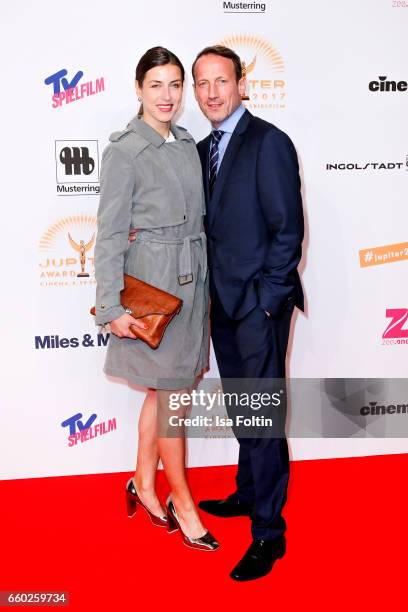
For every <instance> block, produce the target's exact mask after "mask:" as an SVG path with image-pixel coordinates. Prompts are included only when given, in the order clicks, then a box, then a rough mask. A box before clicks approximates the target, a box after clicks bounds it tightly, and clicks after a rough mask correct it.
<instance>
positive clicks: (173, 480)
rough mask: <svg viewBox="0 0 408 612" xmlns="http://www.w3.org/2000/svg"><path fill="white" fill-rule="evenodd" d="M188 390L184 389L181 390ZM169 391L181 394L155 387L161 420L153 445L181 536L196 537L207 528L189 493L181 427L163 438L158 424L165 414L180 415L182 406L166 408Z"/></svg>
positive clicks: (165, 417) (181, 414) (166, 417)
mask: <svg viewBox="0 0 408 612" xmlns="http://www.w3.org/2000/svg"><path fill="white" fill-rule="evenodd" d="M187 392H188V391H187V390H185V393H187ZM171 393H182V392H181V391H163V390H158V391H157V396H158V408H157V410H158V414H159V418H160V419H161V425H160V427H159V437H158V438H157V447H158V451H159V455H160V458H161V460H162V463H163V467H164V470H165V473H166V477H167V480H168V482H169V485H170V489H171V498H172V500H173V504H174V507H175V509H176V512H177V516H178V519H179V521H180V526H181V528H182V530H183V532H184V533H185V535H187V536H189V537H190V538H200V537H201V536H203V535H204V534H205V533H206V531H207V529H205V527H204V526H203V524H202V522H201V520H200V517H199V515H198V511H197V508H196V505H195V503H194V501H193V498H192V496H191V493H190V488H189V486H188V483H187V479H186V469H185V454H186V441H185V437H184V428H180V429H179V430H178V432H177V435H176V436H175V437H164V435H163V430H162V425H164V423H167V422H168V416H169V414H171V415H172V416H184V415H185V413H186V407H181V408H179V409H177V410H174V411H173V410H171V411H170V410H169V409H168V406H169V395H170V394H171Z"/></svg>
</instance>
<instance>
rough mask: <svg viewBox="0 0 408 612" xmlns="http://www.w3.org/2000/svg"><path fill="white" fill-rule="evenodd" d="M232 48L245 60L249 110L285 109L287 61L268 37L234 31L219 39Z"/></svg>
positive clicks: (247, 105) (246, 103)
mask: <svg viewBox="0 0 408 612" xmlns="http://www.w3.org/2000/svg"><path fill="white" fill-rule="evenodd" d="M218 44H221V45H225V46H226V47H230V48H231V49H233V50H234V51H235V53H237V54H238V55H239V57H240V58H241V61H242V62H244V63H245V66H244V69H245V71H246V81H247V94H248V98H249V99H248V100H247V101H246V102H245V106H246V107H247V108H248V109H250V110H260V109H266V110H284V109H285V108H286V81H285V80H284V79H283V73H284V71H285V64H284V61H283V59H282V56H281V55H280V53H279V52H278V51H277V50H276V49H275V48H274V47H273V46H272V45H271V44H270V43H269V42H268V41H266V40H264V39H263V38H260V37H259V36H252V35H249V34H234V35H232V36H227V37H225V38H223V39H222V40H220V41H218Z"/></svg>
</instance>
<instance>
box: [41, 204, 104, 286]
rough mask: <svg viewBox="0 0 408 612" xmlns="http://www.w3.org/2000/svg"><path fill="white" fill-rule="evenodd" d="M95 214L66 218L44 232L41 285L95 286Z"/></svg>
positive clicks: (42, 238) (42, 239)
mask: <svg viewBox="0 0 408 612" xmlns="http://www.w3.org/2000/svg"><path fill="white" fill-rule="evenodd" d="M95 237H96V217H94V216H92V215H75V216H71V217H63V218H62V219H60V220H59V221H57V222H56V223H54V224H53V225H50V227H49V228H48V229H47V230H46V231H45V232H44V233H43V235H42V236H41V238H40V242H39V252H40V255H41V259H40V261H39V264H38V265H39V273H40V285H41V287H74V286H83V285H95V283H96V281H95V267H94V256H93V249H94V246H95Z"/></svg>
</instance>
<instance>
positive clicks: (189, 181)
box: [95, 47, 219, 550]
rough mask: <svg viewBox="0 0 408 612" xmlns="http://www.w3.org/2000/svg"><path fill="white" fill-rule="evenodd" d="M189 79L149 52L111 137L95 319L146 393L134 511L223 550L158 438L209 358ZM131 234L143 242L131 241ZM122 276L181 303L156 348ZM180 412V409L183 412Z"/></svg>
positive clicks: (197, 544)
mask: <svg viewBox="0 0 408 612" xmlns="http://www.w3.org/2000/svg"><path fill="white" fill-rule="evenodd" d="M183 83H184V68H183V66H182V64H181V62H180V60H179V59H178V58H177V57H176V56H175V55H174V54H173V53H171V52H170V51H168V50H167V49H164V48H163V47H154V48H153V49H149V50H148V51H147V52H146V53H145V54H144V55H143V57H142V58H141V59H140V61H139V63H138V66H137V68H136V90H137V94H138V97H139V100H140V101H141V102H142V105H141V108H140V110H139V114H138V116H137V117H135V118H134V119H133V120H132V121H131V122H130V123H129V124H128V126H127V128H126V129H125V130H123V131H122V132H115V133H114V134H112V136H111V137H110V144H109V145H108V146H107V148H106V149H105V151H104V153H103V158H102V172H101V197H100V204H99V209H98V235H97V240H96V246H95V274H96V282H97V289H96V323H97V324H103V325H105V324H108V323H109V324H110V330H111V335H110V338H109V343H108V349H107V355H106V361H105V366H104V371H105V372H106V373H107V374H110V375H113V376H119V377H122V378H125V379H126V380H128V381H129V382H131V383H136V384H138V385H141V386H143V387H146V389H147V392H146V397H145V400H144V403H143V406H142V410H141V414H140V418H139V444H138V454H137V464H136V472H135V475H134V477H133V478H131V479H130V480H129V481H128V483H127V485H126V496H127V504H128V515H129V516H133V515H134V514H135V511H136V508H137V505H140V506H141V507H143V508H144V509H145V510H146V511H147V513H148V515H149V516H150V518H151V520H152V522H153V524H155V525H158V526H166V525H167V527H168V531H169V532H171V531H173V530H176V529H179V531H180V534H181V535H182V538H183V541H184V543H185V544H187V545H188V546H191V547H194V548H199V549H202V550H216V549H217V548H218V547H219V544H218V543H217V541H216V540H215V538H214V537H213V536H212V535H211V534H210V533H209V531H207V530H206V529H205V527H204V526H203V524H202V523H201V520H200V517H199V514H198V512H197V508H196V506H195V504H194V502H193V499H192V496H191V493H190V490H189V487H188V484H187V481H186V475H185V439H184V436H180V435H178V436H175V437H174V436H173V437H162V436H161V435H160V436H158V435H157V433H158V431H157V417H158V416H159V419H160V418H167V409H168V404H169V397H170V394H171V393H174V392H175V391H177V392H183V391H186V390H187V391H188V390H189V389H191V387H192V386H193V385H194V382H195V380H196V378H197V376H198V375H199V374H200V373H201V372H202V371H203V369H204V368H206V367H207V364H208V349H209V329H208V278H207V257H206V242H205V234H204V232H203V215H204V213H205V202H204V194H203V186H202V174H201V166H200V161H199V158H198V154H197V150H196V146H195V143H194V140H193V138H192V137H191V136H190V134H189V133H188V132H187V131H186V130H185V129H184V128H182V127H179V126H177V125H174V124H173V123H172V122H171V120H172V118H173V117H174V115H175V114H176V113H177V111H178V110H179V108H180V105H181V101H182V93H183ZM129 234H134V235H135V236H136V239H135V240H133V241H129ZM124 273H127V274H130V275H132V276H134V277H136V278H138V279H140V280H143V281H145V282H147V283H149V284H151V285H154V286H156V287H159V288H160V289H163V290H165V291H168V292H169V293H172V294H174V295H177V296H178V297H180V298H181V299H182V300H183V307H182V309H181V312H180V314H178V315H176V316H175V317H174V319H173V320H172V322H171V323H170V325H169V327H168V328H167V330H166V332H165V334H164V336H163V339H162V341H161V343H160V345H159V347H158V348H157V349H156V350H153V349H151V348H149V347H148V346H147V344H145V343H144V342H142V341H141V340H137V339H136V336H135V335H134V334H133V333H132V331H131V329H130V325H136V326H142V325H143V324H142V323H141V322H140V321H138V320H137V319H134V318H133V317H132V316H131V315H130V314H128V313H127V312H126V311H125V310H124V308H123V307H122V306H121V304H120V291H121V290H122V289H123V274H124ZM183 410H184V411H185V408H184V409H183ZM161 411H163V415H162V414H161ZM175 414H177V415H178V416H182V415H183V413H182V411H180V410H179V411H178V412H177V413H175ZM159 459H161V461H162V463H163V467H164V470H165V473H166V476H167V480H168V482H169V484H170V487H171V496H169V498H168V500H167V514H166V512H165V511H164V509H163V507H162V506H161V504H160V501H159V499H158V497H157V494H156V491H155V477H156V470H157V466H158V462H159Z"/></svg>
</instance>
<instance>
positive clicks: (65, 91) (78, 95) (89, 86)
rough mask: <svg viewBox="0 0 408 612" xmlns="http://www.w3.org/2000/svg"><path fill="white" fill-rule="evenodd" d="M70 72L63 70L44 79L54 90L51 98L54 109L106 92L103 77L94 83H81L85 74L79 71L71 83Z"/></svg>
mask: <svg viewBox="0 0 408 612" xmlns="http://www.w3.org/2000/svg"><path fill="white" fill-rule="evenodd" d="M67 76H68V70H66V69H65V68H62V70H58V71H57V72H54V74H51V75H50V76H48V77H47V78H46V79H44V83H45V85H50V86H51V87H52V90H53V95H52V98H51V105H52V108H59V107H61V106H63V105H64V104H70V103H71V102H76V101H77V100H82V99H83V98H88V97H89V96H93V95H95V94H98V93H101V92H102V91H105V81H104V78H103V77H100V78H99V79H95V80H94V81H86V82H82V83H80V81H81V79H82V77H83V76H84V73H83V72H82V70H79V71H78V72H77V73H76V74H75V75H74V76H73V77H72V78H71V80H70V81H69V80H68V78H67Z"/></svg>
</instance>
